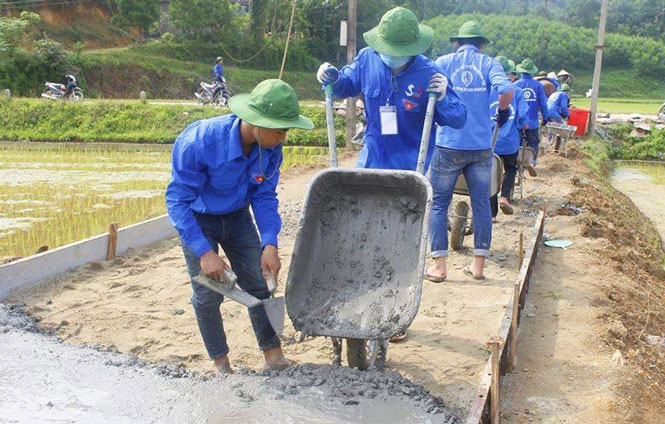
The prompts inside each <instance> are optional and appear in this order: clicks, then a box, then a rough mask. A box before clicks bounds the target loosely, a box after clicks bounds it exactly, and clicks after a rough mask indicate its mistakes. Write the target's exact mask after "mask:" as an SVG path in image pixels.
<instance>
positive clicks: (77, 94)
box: [42, 75, 84, 102]
mask: <svg viewBox="0 0 665 424" xmlns="http://www.w3.org/2000/svg"><path fill="white" fill-rule="evenodd" d="M67 82H68V83H72V84H73V89H72V92H71V94H70V95H69V97H66V96H65V93H66V91H67V86H66V85H65V84H57V83H53V82H48V81H47V82H46V84H45V89H44V92H43V93H42V97H43V98H45V99H51V100H60V99H64V100H67V99H71V100H74V101H76V102H80V101H83V98H84V96H83V90H81V88H80V87H78V86H77V85H76V78H74V77H73V76H71V75H68V76H67Z"/></svg>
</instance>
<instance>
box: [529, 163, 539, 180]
mask: <svg viewBox="0 0 665 424" xmlns="http://www.w3.org/2000/svg"><path fill="white" fill-rule="evenodd" d="M526 170H527V171H529V175H531V176H532V177H537V176H538V171H536V168H534V166H533V165H527V166H526Z"/></svg>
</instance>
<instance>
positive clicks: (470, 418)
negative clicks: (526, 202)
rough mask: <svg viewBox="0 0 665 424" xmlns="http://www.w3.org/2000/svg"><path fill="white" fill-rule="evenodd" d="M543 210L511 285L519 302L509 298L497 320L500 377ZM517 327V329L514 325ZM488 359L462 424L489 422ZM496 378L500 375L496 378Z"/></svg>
mask: <svg viewBox="0 0 665 424" xmlns="http://www.w3.org/2000/svg"><path fill="white" fill-rule="evenodd" d="M545 216H546V214H545V211H544V210H543V211H541V212H540V214H539V215H538V218H537V219H536V224H535V226H534V230H535V231H534V234H533V237H532V238H531V242H530V243H529V244H528V245H527V247H526V252H525V255H524V259H525V260H524V262H523V263H522V267H521V268H520V273H519V275H518V276H517V279H516V281H515V285H519V287H520V290H519V299H515V295H513V296H512V299H511V301H510V303H509V304H508V305H507V306H506V313H505V315H504V317H503V320H502V321H501V326H500V327H499V331H498V336H499V337H500V338H501V339H502V340H503V343H502V344H501V346H500V349H499V356H500V358H499V367H500V370H501V372H500V375H505V373H506V370H507V368H508V347H509V346H510V341H511V340H512V338H513V337H515V338H516V337H517V334H513V331H512V330H511V327H512V319H513V307H514V305H515V302H516V301H517V302H518V303H519V308H518V311H517V324H518V325H519V321H520V318H521V315H522V309H523V308H524V302H525V300H526V294H527V291H528V290H529V283H530V279H531V273H532V271H533V266H534V264H535V262H536V257H537V256H538V247H539V246H540V243H541V241H542V238H543V231H544V229H545ZM515 328H517V326H515ZM491 370H492V358H491V357H490V358H489V359H488V360H487V364H486V365H485V369H484V370H483V374H482V377H481V378H480V384H479V385H478V390H477V392H476V397H475V398H474V400H473V402H472V404H471V408H470V410H469V414H468V415H467V418H466V421H465V423H466V424H486V423H490V422H491V413H490V403H491V399H490V397H491V396H490V388H491V384H492V372H491ZM499 379H500V376H499Z"/></svg>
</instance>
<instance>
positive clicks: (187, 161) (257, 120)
mask: <svg viewBox="0 0 665 424" xmlns="http://www.w3.org/2000/svg"><path fill="white" fill-rule="evenodd" d="M229 106H230V108H231V111H232V113H231V114H228V115H223V116H219V117H216V118H211V119H205V120H201V121H196V122H194V123H192V124H191V125H189V126H188V127H187V128H186V129H185V130H184V131H183V132H182V133H181V134H180V135H179V136H178V138H177V139H176V141H175V144H174V145H173V155H172V166H173V169H172V175H171V182H170V183H169V185H168V187H167V189H166V206H167V209H168V213H169V218H170V221H171V224H173V226H174V227H175V228H176V229H177V230H178V233H179V234H180V238H181V241H182V249H183V252H184V255H185V261H186V262H187V270H188V272H189V275H190V277H192V278H193V277H196V276H197V275H199V273H203V274H205V275H207V276H208V277H210V278H212V279H216V280H222V279H223V278H224V271H225V270H229V269H233V272H235V273H236V274H237V276H238V285H239V286H240V287H241V288H242V289H243V290H244V291H246V292H247V293H249V294H250V295H252V296H254V297H256V298H258V299H267V298H268V297H269V296H270V293H269V291H268V288H267V285H266V280H265V278H264V277H263V274H264V273H266V272H272V273H273V274H274V275H275V278H276V276H277V274H278V272H279V270H280V267H281V264H280V260H279V256H278V253H277V235H278V234H279V232H280V229H281V225H282V222H281V219H280V216H279V213H278V211H277V205H278V200H277V193H276V191H275V188H276V187H277V181H278V180H279V167H280V165H281V163H282V146H281V144H282V142H283V141H284V140H285V138H286V133H287V131H288V130H289V129H290V128H302V129H312V128H313V127H314V125H313V124H312V121H311V120H309V119H308V118H306V117H304V116H302V115H300V107H299V104H298V97H297V95H296V93H295V91H294V90H293V88H291V86H289V85H288V84H286V83H285V82H283V81H280V80H266V81H263V82H261V83H260V84H259V85H257V86H256V87H255V88H254V90H252V92H251V93H250V94H239V95H236V96H234V97H232V98H231V99H230V101H229ZM250 205H251V207H252V212H253V214H254V218H255V219H256V224H257V226H258V233H259V234H260V238H259V234H257V230H256V227H255V226H254V223H253V221H252V215H251V214H250V212H249V207H250ZM218 245H219V246H221V247H222V249H223V251H224V253H225V254H226V257H227V258H228V259H229V261H230V265H231V266H230V267H229V265H227V264H226V263H225V262H224V261H223V260H222V258H221V257H220V256H219V255H218V252H219V249H218ZM192 290H193V295H192V305H193V306H194V311H195V313H196V320H197V322H198V325H199V330H200V331H201V336H202V337H203V342H204V344H205V347H206V349H207V351H208V355H209V356H210V358H211V359H212V360H213V361H214V365H215V368H217V370H219V371H220V372H222V373H228V372H232V369H231V365H230V362H229V359H228V356H227V355H228V353H229V347H228V345H227V343H226V335H225V334H224V328H223V325H222V316H221V314H220V311H219V307H220V305H221V303H222V300H223V296H222V295H220V294H218V293H216V292H214V291H212V290H210V289H208V288H207V287H205V286H203V285H200V284H197V283H195V282H194V281H192ZM249 317H250V320H251V322H252V327H253V329H254V333H255V335H256V340H257V342H258V344H259V348H260V349H261V350H262V351H263V355H264V357H265V360H266V362H265V368H267V369H282V368H285V367H288V366H289V365H291V364H292V362H291V361H289V360H288V359H286V358H285V357H284V355H283V353H282V350H281V347H280V342H279V339H278V338H277V335H276V334H275V331H274V330H273V328H272V327H271V325H270V323H269V320H268V317H267V315H266V312H265V309H264V307H263V306H262V305H261V306H257V307H254V308H251V309H249Z"/></svg>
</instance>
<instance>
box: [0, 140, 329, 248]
mask: <svg viewBox="0 0 665 424" xmlns="http://www.w3.org/2000/svg"><path fill="white" fill-rule="evenodd" d="M322 159H323V151H322V149H320V148H310V147H300V146H298V147H285V148H284V163H283V169H288V168H289V167H291V166H293V165H294V164H300V163H310V162H315V161H319V160H322ZM170 161H171V145H156V144H150V145H146V144H121V143H115V144H113V143H25V142H0V259H2V258H8V257H25V256H30V255H32V254H34V253H35V252H37V251H38V250H39V249H40V248H42V247H43V246H46V247H48V249H53V248H56V247H59V246H63V245H65V244H68V243H72V242H75V241H78V240H81V239H84V238H87V237H92V236H94V235H98V234H102V233H104V232H106V231H108V228H109V224H110V223H112V222H117V223H118V225H119V226H120V227H124V226H127V225H131V224H134V223H137V222H140V221H143V220H146V219H149V218H154V217H156V216H159V215H162V214H164V213H166V206H165V204H164V191H165V189H166V185H167V183H168V181H169V178H170V171H171V165H170Z"/></svg>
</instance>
